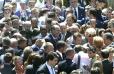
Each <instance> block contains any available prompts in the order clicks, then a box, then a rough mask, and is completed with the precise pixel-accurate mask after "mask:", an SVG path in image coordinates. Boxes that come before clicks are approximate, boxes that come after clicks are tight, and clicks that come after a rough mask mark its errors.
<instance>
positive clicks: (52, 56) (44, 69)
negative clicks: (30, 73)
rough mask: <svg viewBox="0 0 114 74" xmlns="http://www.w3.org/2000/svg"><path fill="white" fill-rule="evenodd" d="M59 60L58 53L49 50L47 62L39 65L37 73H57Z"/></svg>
mask: <svg viewBox="0 0 114 74" xmlns="http://www.w3.org/2000/svg"><path fill="white" fill-rule="evenodd" d="M57 62H58V58H57V55H56V53H54V52H49V53H48V55H47V59H46V63H44V64H43V65H42V66H41V67H39V69H38V70H37V72H36V74H56V73H55V69H54V67H55V65H56V64H57Z"/></svg>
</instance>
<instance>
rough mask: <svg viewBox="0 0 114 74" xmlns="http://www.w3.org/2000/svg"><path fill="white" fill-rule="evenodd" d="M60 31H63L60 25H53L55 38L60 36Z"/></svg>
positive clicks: (52, 30) (52, 31) (52, 29)
mask: <svg viewBox="0 0 114 74" xmlns="http://www.w3.org/2000/svg"><path fill="white" fill-rule="evenodd" d="M60 31H61V29H60V27H59V26H58V25H53V26H52V28H51V33H52V35H53V36H54V37H55V38H56V37H58V36H59V35H60Z"/></svg>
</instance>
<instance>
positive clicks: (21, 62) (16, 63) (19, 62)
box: [15, 58, 23, 69]
mask: <svg viewBox="0 0 114 74" xmlns="http://www.w3.org/2000/svg"><path fill="white" fill-rule="evenodd" d="M22 65H23V61H22V59H21V58H18V59H17V60H16V61H15V66H16V68H18V69H19V68H21V66H22Z"/></svg>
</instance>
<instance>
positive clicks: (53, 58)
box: [46, 52, 58, 67]
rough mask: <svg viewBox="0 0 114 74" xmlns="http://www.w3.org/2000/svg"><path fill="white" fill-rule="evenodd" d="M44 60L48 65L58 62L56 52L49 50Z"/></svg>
mask: <svg viewBox="0 0 114 74" xmlns="http://www.w3.org/2000/svg"><path fill="white" fill-rule="evenodd" d="M46 61H47V63H48V64H49V65H50V66H52V67H54V66H55V65H56V64H57V63H58V57H57V54H56V53H55V52H49V53H48V55H47V60H46Z"/></svg>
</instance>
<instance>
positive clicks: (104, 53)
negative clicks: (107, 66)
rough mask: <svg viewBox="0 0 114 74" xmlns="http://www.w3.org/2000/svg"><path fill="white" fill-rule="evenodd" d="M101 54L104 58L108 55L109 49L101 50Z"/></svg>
mask: <svg viewBox="0 0 114 74" xmlns="http://www.w3.org/2000/svg"><path fill="white" fill-rule="evenodd" d="M101 56H102V58H103V59H106V58H108V57H109V51H108V50H107V49H103V50H101Z"/></svg>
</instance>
